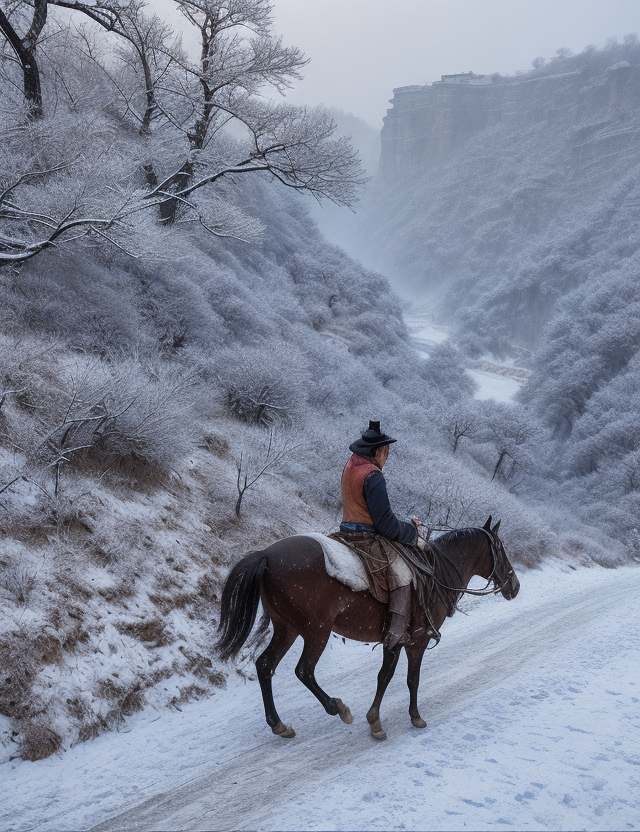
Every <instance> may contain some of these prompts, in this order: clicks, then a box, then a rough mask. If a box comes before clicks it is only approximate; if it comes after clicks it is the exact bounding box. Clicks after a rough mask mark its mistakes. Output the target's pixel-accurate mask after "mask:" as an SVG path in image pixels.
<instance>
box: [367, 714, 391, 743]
mask: <svg viewBox="0 0 640 832" xmlns="http://www.w3.org/2000/svg"><path fill="white" fill-rule="evenodd" d="M369 724H370V725H371V736H372V737H373V738H374V740H386V738H387V732H386V731H385V730H384V728H383V727H382V723H381V722H380V718H378V719H376V720H375V721H374V722H371V723H369Z"/></svg>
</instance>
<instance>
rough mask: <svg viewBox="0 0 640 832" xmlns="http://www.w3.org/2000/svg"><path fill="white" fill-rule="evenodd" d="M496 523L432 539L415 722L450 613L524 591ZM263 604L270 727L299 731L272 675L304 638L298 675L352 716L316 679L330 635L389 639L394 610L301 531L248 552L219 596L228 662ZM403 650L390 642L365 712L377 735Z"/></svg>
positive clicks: (421, 614)
mask: <svg viewBox="0 0 640 832" xmlns="http://www.w3.org/2000/svg"><path fill="white" fill-rule="evenodd" d="M499 526H500V523H499V522H498V523H496V525H495V526H494V527H493V528H491V517H489V519H488V520H487V522H486V524H485V526H484V527H483V528H482V529H476V528H473V529H461V530H459V531H453V532H449V533H448V534H445V535H443V536H442V537H439V538H438V539H437V540H436V541H434V542H432V544H431V558H432V563H431V564H430V567H431V569H432V571H433V577H432V578H431V579H429V578H427V582H426V585H423V591H422V593H421V596H422V604H423V606H421V605H420V604H419V603H418V599H417V597H414V602H413V610H412V614H411V621H410V625H409V632H410V635H411V642H410V644H408V645H407V646H406V647H405V650H406V652H407V658H408V665H409V667H408V674H407V684H408V686H409V715H410V717H411V722H412V724H413V725H415V726H416V727H417V728H425V727H426V722H425V721H424V720H423V719H422V717H421V716H420V713H419V712H418V684H419V681H420V665H421V663H422V657H423V655H424V651H425V649H426V648H427V645H428V644H429V641H430V640H431V639H435V640H436V641H437V640H439V638H440V634H439V632H438V631H439V628H440V626H441V625H442V623H443V621H444V620H445V618H446V617H447V616H451V615H453V613H454V612H455V610H456V604H457V601H458V600H459V598H460V595H461V594H462V593H463V592H470V593H473V594H486V593H487V592H501V593H502V595H503V596H504V597H505V598H506V599H507V600H511V599H512V598H515V597H516V595H517V594H518V590H519V589H520V582H519V581H518V578H517V577H516V575H515V572H514V570H513V567H512V566H511V564H510V563H509V560H508V558H507V555H506V552H505V550H504V546H503V545H502V541H501V540H500V538H499V537H498V527H499ZM474 575H481V576H482V577H483V578H485V579H486V580H487V587H486V588H485V589H484V590H479V591H475V590H468V589H467V585H468V583H469V581H470V580H471V578H472V577H473V576H474ZM490 584H492V588H491V589H489V585H490ZM414 596H416V593H415V592H414ZM260 600H262V606H263V610H264V612H265V622H264V628H265V630H266V625H267V624H268V622H269V620H271V622H272V624H273V637H272V638H271V642H270V643H269V646H268V647H267V648H266V650H265V651H264V652H263V653H262V654H261V655H260V656H259V657H258V659H257V661H256V669H257V671H258V680H259V682H260V688H261V690H262V699H263V702H264V709H265V715H266V718H267V723H268V724H269V725H270V726H271V729H272V731H273V733H274V734H277V735H278V736H280V737H294V736H295V731H294V730H293V728H291V727H290V726H287V725H285V724H284V723H283V722H282V721H281V719H280V717H279V716H278V713H277V711H276V707H275V704H274V701H273V692H272V688H271V677H272V676H273V674H274V672H275V669H276V667H277V666H278V664H279V662H280V661H281V659H282V658H283V656H284V655H285V653H286V652H287V651H288V650H289V648H290V647H291V645H292V644H293V642H294V641H295V639H296V638H297V636H299V635H300V636H302V638H303V640H304V647H303V650H302V655H301V656H300V660H299V662H298V664H297V666H296V670H295V673H296V676H297V677H298V679H300V681H301V682H302V683H303V684H304V685H306V687H308V688H309V690H310V691H311V692H312V693H313V694H314V695H315V696H316V697H317V698H318V699H319V701H320V703H321V704H322V706H323V707H324V709H325V711H326V712H327V713H328V714H331V715H336V714H339V715H340V718H341V719H342V721H343V722H346V723H348V724H349V723H351V722H353V717H352V715H351V711H350V710H349V708H348V707H347V706H346V705H344V704H343V702H342V700H340V699H336V698H334V697H332V696H329V695H328V694H327V693H325V691H324V690H322V688H321V687H320V685H319V684H318V683H317V681H316V678H315V674H314V671H315V667H316V664H317V663H318V660H319V659H320V656H321V655H322V652H323V651H324V649H325V647H326V644H327V641H328V640H329V637H330V635H331V633H332V632H334V633H338V635H341V636H345V637H346V638H350V639H355V640H356V641H368V642H376V641H382V639H383V633H384V628H385V618H386V613H387V609H386V607H385V605H384V604H381V603H380V602H379V601H377V600H376V599H375V598H374V597H373V595H371V594H370V593H369V592H368V591H366V590H365V591H362V592H354V591H353V590H352V589H350V588H349V587H348V586H345V585H344V584H341V583H339V582H338V581H337V580H335V578H332V577H330V576H329V575H328V574H327V571H326V569H325V562H324V554H323V551H322V547H321V545H320V543H318V542H317V541H316V540H314V539H313V538H310V537H305V536H303V535H299V536H296V537H287V538H285V539H284V540H279V541H278V542H277V543H274V544H273V545H272V546H269V547H268V548H266V549H263V550H262V551H259V552H252V553H251V554H249V555H247V556H246V557H244V558H242V560H241V561H239V562H238V563H237V564H236V566H235V567H234V568H233V569H232V571H231V573H230V574H229V577H228V579H227V582H226V584H225V587H224V591H223V594H222V608H221V616H220V625H219V631H220V636H219V640H218V644H217V648H218V651H219V653H220V655H221V656H222V658H225V659H228V658H230V657H232V656H235V655H236V654H237V653H238V652H239V650H240V648H241V647H242V645H243V644H244V643H245V641H246V640H247V638H248V637H249V635H250V633H251V630H252V628H253V625H254V623H255V619H256V613H257V610H258V603H259V601H260ZM425 610H426V613H425ZM399 656H400V647H397V648H395V649H394V650H389V649H387V648H386V647H385V648H384V651H383V659H382V668H381V669H380V672H379V673H378V687H377V690H376V695H375V698H374V700H373V704H372V705H371V708H370V709H369V712H368V713H367V720H368V722H369V725H370V726H371V733H372V735H373V736H374V737H375V738H376V739H386V734H385V732H384V731H383V729H382V725H381V723H380V704H381V702H382V697H383V696H384V693H385V690H386V689H387V685H388V684H389V682H390V681H391V678H392V676H393V674H394V671H395V669H396V665H397V663H398V658H399Z"/></svg>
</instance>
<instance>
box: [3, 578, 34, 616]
mask: <svg viewBox="0 0 640 832" xmlns="http://www.w3.org/2000/svg"><path fill="white" fill-rule="evenodd" d="M37 582H38V581H37V577H36V575H35V573H34V572H31V571H29V570H27V569H24V568H8V569H5V570H4V571H3V573H2V575H0V597H1V596H4V597H5V598H8V599H10V600H11V601H13V602H14V604H18V606H22V607H26V606H27V604H28V603H29V599H30V598H31V594H32V592H33V590H34V589H35V587H36V584H37Z"/></svg>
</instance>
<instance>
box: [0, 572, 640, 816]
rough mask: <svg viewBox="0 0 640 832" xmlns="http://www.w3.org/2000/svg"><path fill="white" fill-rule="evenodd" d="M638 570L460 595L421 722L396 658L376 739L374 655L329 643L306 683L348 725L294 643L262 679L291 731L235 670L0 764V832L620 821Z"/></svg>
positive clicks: (628, 797)
mask: <svg viewBox="0 0 640 832" xmlns="http://www.w3.org/2000/svg"><path fill="white" fill-rule="evenodd" d="M638 577H640V570H638V569H637V568H631V567H627V568H624V569H619V570H616V571H609V570H604V569H600V568H594V569H589V570H587V569H581V570H578V571H570V570H569V569H567V568H566V567H565V569H564V570H563V569H561V568H559V567H557V566H547V567H545V569H544V571H535V572H528V573H524V574H523V575H522V576H521V578H522V590H521V593H520V596H519V597H518V598H517V599H516V600H515V601H513V602H511V603H507V602H506V601H504V600H503V599H502V598H493V597H490V598H484V599H469V600H468V601H467V602H466V604H467V610H468V611H469V613H470V614H469V616H468V617H467V616H464V615H461V614H457V615H456V616H455V617H454V618H453V619H452V620H451V621H449V622H447V623H446V624H445V627H444V630H443V641H442V643H441V645H440V646H439V647H438V648H437V649H436V650H434V651H433V652H430V653H428V654H427V656H426V657H425V661H424V666H423V683H422V687H421V696H420V702H421V709H422V715H423V716H424V717H425V719H427V721H428V723H429V727H428V728H427V729H426V730H423V731H420V730H418V729H415V728H412V727H411V725H410V723H409V719H408V715H407V706H408V699H407V691H406V686H405V683H404V679H403V676H404V672H403V670H402V667H401V668H399V671H398V674H397V676H396V678H395V679H394V681H393V682H392V684H391V686H390V689H389V691H388V693H387V696H386V698H385V701H384V703H383V711H382V717H383V724H384V725H385V728H386V730H387V732H388V734H389V740H388V741H387V742H384V743H377V742H376V741H375V740H373V739H371V737H370V736H369V734H368V726H367V724H366V722H365V720H364V714H365V712H366V710H367V708H368V706H369V704H370V700H371V698H372V696H373V690H374V685H375V676H376V673H377V670H378V666H379V661H380V655H379V651H378V650H376V651H375V652H374V653H372V652H371V649H370V648H368V647H366V646H364V645H357V644H347V645H346V646H345V645H343V644H342V642H341V641H338V640H333V641H332V648H331V649H330V650H327V652H326V654H325V656H324V657H323V659H322V661H321V663H320V665H319V668H318V677H319V679H320V680H321V683H322V684H323V685H324V686H325V687H326V688H327V689H328V690H329V691H330V692H331V693H333V694H334V695H340V696H341V697H342V698H343V699H344V700H345V701H346V702H347V703H348V704H349V705H350V706H351V708H352V710H353V712H354V715H355V722H354V724H353V725H351V726H345V725H343V724H342V723H341V722H340V721H339V720H337V718H330V717H328V716H327V715H326V714H325V713H324V711H323V710H322V709H321V708H320V706H319V705H318V703H317V702H316V701H315V699H313V697H312V696H311V694H310V693H309V692H308V691H306V690H305V689H304V688H303V687H302V686H301V685H300V683H299V682H298V681H297V679H296V678H295V677H294V676H293V672H292V670H293V665H294V663H295V660H296V654H297V653H299V650H296V649H294V651H292V653H293V655H291V657H287V659H286V660H285V662H284V663H283V666H282V667H281V668H280V669H279V670H278V673H277V675H276V677H275V679H274V686H275V692H276V701H277V704H278V707H279V710H280V713H281V715H282V716H283V718H284V719H285V720H286V721H287V722H289V723H291V724H293V725H294V727H295V728H296V730H297V731H298V736H297V737H296V739H294V740H291V741H285V740H281V739H279V738H276V737H273V736H272V735H271V733H270V732H269V730H268V729H267V727H266V726H265V724H264V721H263V716H262V712H261V702H260V694H259V689H258V685H257V683H256V682H249V683H248V684H242V683H241V682H240V680H238V682H237V683H235V684H234V685H233V686H231V687H230V689H229V690H228V691H226V692H222V693H220V694H218V695H216V697H214V698H213V699H212V700H208V701H206V702H205V701H203V702H198V703H193V704H192V705H190V706H186V707H185V708H184V711H183V713H180V714H178V713H171V714H163V715H162V717H161V719H159V720H157V721H151V719H150V718H149V717H150V715H149V714H146V715H142V717H141V718H139V720H138V722H137V724H136V722H135V720H134V721H132V725H131V731H130V733H128V734H120V735H108V736H104V737H101V738H99V739H98V740H95V741H94V742H93V743H85V744H84V745H82V746H78V747H76V748H75V749H72V750H70V751H68V752H66V754H65V755H64V757H63V758H62V759H55V758H54V759H50V760H46V761H44V762H43V763H39V764H25V763H19V762H17V761H16V762H14V763H12V764H8V765H7V766H6V768H5V767H4V766H3V768H5V771H0V779H2V781H3V786H4V787H5V789H6V791H5V795H4V796H3V800H2V804H3V808H2V809H0V828H2V829H6V830H27V829H42V830H54V829H56V830H57V829H86V828H88V827H91V825H92V824H96V823H98V824H99V825H98V826H97V827H95V828H96V829H99V830H105V832H106V830H127V829H158V828H161V829H167V830H168V829H193V830H197V829H215V830H226V829H264V830H269V829H316V828H317V829H433V828H436V829H463V828H464V827H465V826H466V827H467V828H471V829H490V828H494V827H495V826H496V825H497V826H498V827H499V828H502V829H555V830H561V829H589V830H596V829H617V830H620V829H635V828H638V827H639V826H640V788H638V787H639V786H640V754H638V750H637V736H638V727H640V714H639V707H638V703H639V702H640V650H639V649H638V648H639V647H640V627H639V626H638V625H639V624H640V621H639V618H640V614H639V612H638V604H637V580H638ZM153 718H155V717H153ZM153 718H152V719H153ZM185 778H188V779H185ZM105 818H111V819H109V820H105Z"/></svg>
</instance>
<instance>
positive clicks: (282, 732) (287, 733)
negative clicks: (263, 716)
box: [271, 722, 296, 740]
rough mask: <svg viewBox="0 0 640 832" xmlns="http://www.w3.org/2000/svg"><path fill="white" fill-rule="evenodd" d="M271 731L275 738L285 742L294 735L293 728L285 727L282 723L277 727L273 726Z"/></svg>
mask: <svg viewBox="0 0 640 832" xmlns="http://www.w3.org/2000/svg"><path fill="white" fill-rule="evenodd" d="M271 730H272V731H273V733H274V734H275V735H276V736H278V737H282V738H283V739H285V740H290V739H292V738H293V737H295V735H296V732H295V731H294V730H293V728H292V727H291V726H290V725H285V724H284V722H279V723H278V724H277V725H274V726H273V728H272V729H271Z"/></svg>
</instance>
